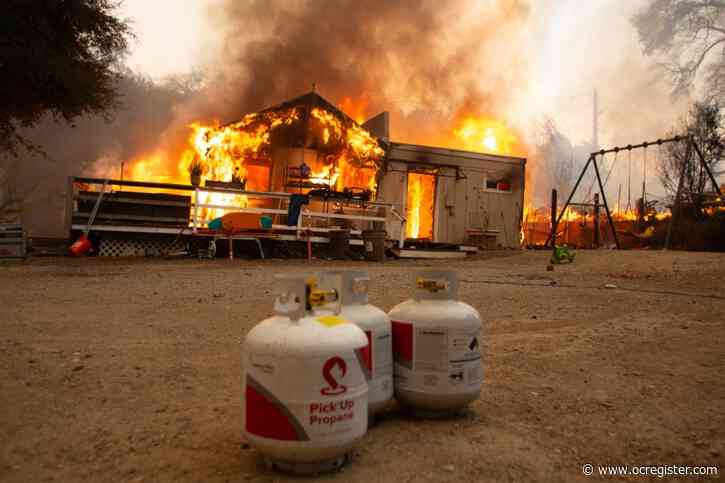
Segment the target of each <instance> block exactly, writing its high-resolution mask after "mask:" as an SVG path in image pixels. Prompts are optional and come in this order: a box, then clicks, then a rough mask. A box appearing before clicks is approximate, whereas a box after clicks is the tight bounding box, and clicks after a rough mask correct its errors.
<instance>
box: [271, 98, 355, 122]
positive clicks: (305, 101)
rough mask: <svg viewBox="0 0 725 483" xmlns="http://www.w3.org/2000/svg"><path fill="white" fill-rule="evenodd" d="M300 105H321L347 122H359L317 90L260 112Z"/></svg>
mask: <svg viewBox="0 0 725 483" xmlns="http://www.w3.org/2000/svg"><path fill="white" fill-rule="evenodd" d="M298 106H307V107H320V108H322V109H325V110H326V111H330V112H332V113H333V114H334V115H335V116H337V117H341V118H343V119H344V120H345V121H347V122H351V123H353V124H357V122H356V121H355V120H354V119H353V118H351V117H350V116H348V115H347V114H345V113H344V112H343V111H341V110H340V109H339V108H337V107H335V105H334V104H332V103H331V102H330V101H328V100H327V99H325V98H324V97H322V96H321V95H319V94H318V93H317V92H315V91H311V92H308V93H307V94H303V95H301V96H298V97H295V98H294V99H290V100H288V101H285V102H283V103H281V104H277V105H276V106H272V107H268V108H267V109H263V110H261V111H259V112H271V111H281V110H284V109H290V108H293V107H298Z"/></svg>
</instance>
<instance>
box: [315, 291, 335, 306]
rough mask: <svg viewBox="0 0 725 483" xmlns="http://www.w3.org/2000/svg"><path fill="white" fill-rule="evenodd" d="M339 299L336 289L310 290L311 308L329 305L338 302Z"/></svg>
mask: <svg viewBox="0 0 725 483" xmlns="http://www.w3.org/2000/svg"><path fill="white" fill-rule="evenodd" d="M338 298H339V297H338V293H337V290H335V289H334V288H333V289H330V290H322V289H319V288H313V289H312V290H310V299H309V301H310V305H311V306H313V307H318V306H320V305H325V304H329V303H330V302H337V300H338Z"/></svg>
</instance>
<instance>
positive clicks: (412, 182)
mask: <svg viewBox="0 0 725 483" xmlns="http://www.w3.org/2000/svg"><path fill="white" fill-rule="evenodd" d="M435 186H436V178H435V176H433V175H430V174H420V173H412V172H411V173H408V196H407V205H406V207H407V208H406V218H407V220H408V221H407V223H406V225H405V235H406V237H407V238H429V239H432V238H433V203H434V200H435Z"/></svg>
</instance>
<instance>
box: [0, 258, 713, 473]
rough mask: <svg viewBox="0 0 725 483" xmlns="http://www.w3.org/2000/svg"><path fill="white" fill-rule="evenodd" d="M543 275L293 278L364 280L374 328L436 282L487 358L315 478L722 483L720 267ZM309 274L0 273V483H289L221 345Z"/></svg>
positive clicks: (233, 358)
mask: <svg viewBox="0 0 725 483" xmlns="http://www.w3.org/2000/svg"><path fill="white" fill-rule="evenodd" d="M547 258H548V253H544V252H507V253H500V254H495V255H487V256H480V257H479V258H476V259H468V260H462V261H455V262H450V261H446V262H423V261H416V262H413V261H395V262H386V263H384V264H367V263H364V262H356V263H334V262H317V263H315V264H314V265H312V266H313V267H314V268H315V269H321V268H324V267H333V266H334V267H336V268H342V267H351V268H357V269H361V268H362V269H367V270H369V272H370V275H371V278H372V281H373V283H372V286H371V295H370V298H371V302H372V303H373V304H375V305H378V306H379V307H381V308H383V309H384V310H389V309H390V308H392V307H393V306H394V305H395V304H397V303H398V302H400V301H402V300H404V299H406V298H408V296H409V294H410V293H411V286H412V270H413V269H414V268H416V267H423V266H437V267H444V266H445V267H452V268H455V269H456V270H457V271H458V272H459V275H460V278H461V279H462V283H461V293H460V298H461V299H462V300H463V301H466V302H468V303H470V304H471V305H473V306H474V307H476V308H477V309H478V310H479V311H480V312H481V315H482V317H483V319H484V324H485V332H484V339H485V343H486V351H485V358H484V364H485V370H486V382H485V384H484V387H483V390H482V391H481V399H480V400H479V401H478V402H476V403H475V404H474V405H473V406H472V410H471V411H470V412H469V413H468V414H467V415H465V416H464V417H461V418H459V419H456V420H449V421H419V420H413V419H407V418H405V417H403V416H401V415H399V414H397V413H396V412H395V411H392V412H391V413H390V414H389V415H388V416H387V417H385V418H384V419H383V420H382V421H381V422H380V423H379V424H377V425H376V426H374V427H372V428H371V429H370V431H369V432H368V434H367V435H366V437H365V439H364V441H363V442H362V443H361V444H360V445H359V447H358V448H357V450H356V453H355V456H354V460H353V462H352V464H351V465H350V466H347V467H346V468H344V470H342V471H341V472H340V473H336V474H332V475H327V476H322V477H319V479H320V480H323V481H353V482H366V483H369V482H373V481H374V482H378V481H381V482H387V481H390V482H396V483H403V482H418V481H452V482H461V481H578V480H586V478H585V477H584V476H583V475H582V465H583V464H586V463H591V464H593V465H604V464H616V465H624V464H630V465H673V464H678V465H719V466H720V468H721V471H722V470H725V466H724V465H723V462H724V459H725V456H724V455H725V380H724V379H723V374H725V344H724V342H723V341H725V254H708V253H684V252H654V251H627V252H621V253H618V252H612V251H596V252H595V251H581V252H579V254H578V256H577V259H576V262H575V263H574V264H573V265H569V266H557V267H556V270H555V271H554V272H547V271H546V264H547ZM310 267H311V265H309V264H308V263H306V262H305V261H301V260H300V261H290V260H268V261H235V262H229V261H226V260H218V261H199V260H188V261H187V260H184V261H164V260H156V261H153V260H112V259H60V258H58V259H37V260H32V261H29V262H26V263H22V264H21V263H10V264H7V263H6V264H1V265H0V322H1V323H0V385H1V387H2V390H1V391H0V407H1V408H2V410H1V411H0V440H1V441H2V443H1V444H2V447H1V449H0V480H1V481H17V482H35V481H38V482H40V481H136V482H138V481H146V482H165V481H204V482H216V481H245V480H246V481H292V480H299V478H293V477H289V476H286V475H282V474H279V473H275V472H273V471H271V470H267V469H266V468H265V467H264V466H263V465H261V463H259V460H258V456H257V454H256V453H255V451H254V450H253V449H244V448H242V446H241V445H240V434H241V431H240V342H241V340H243V338H244V335H245V333H246V332H247V331H248V330H249V329H250V328H251V327H252V326H253V325H254V324H255V323H257V322H258V321H260V320H262V319H264V318H265V317H267V316H268V315H269V314H270V312H271V307H272V298H271V297H272V288H273V276H274V274H275V273H281V272H289V271H297V270H305V269H309V268H310ZM606 284H613V285H616V287H617V288H605V285H606ZM721 477H722V476H721ZM590 479H596V480H599V479H600V478H599V477H596V476H595V477H591V478H590ZM641 479H642V478H633V479H632V481H637V480H641ZM304 480H307V481H310V479H309V478H306V479H304ZM610 480H614V478H610ZM684 480H686V478H682V479H679V480H678V481H684Z"/></svg>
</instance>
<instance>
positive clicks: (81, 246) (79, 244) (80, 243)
mask: <svg viewBox="0 0 725 483" xmlns="http://www.w3.org/2000/svg"><path fill="white" fill-rule="evenodd" d="M91 248H93V244H92V243H91V241H90V240H89V239H88V237H87V236H85V235H81V236H80V237H78V239H77V240H76V241H75V242H74V243H73V244H72V245H71V246H70V248H69V249H68V251H69V252H70V254H71V255H73V256H74V257H80V256H81V255H83V254H84V253H86V252H87V251H88V250H90V249H91Z"/></svg>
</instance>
